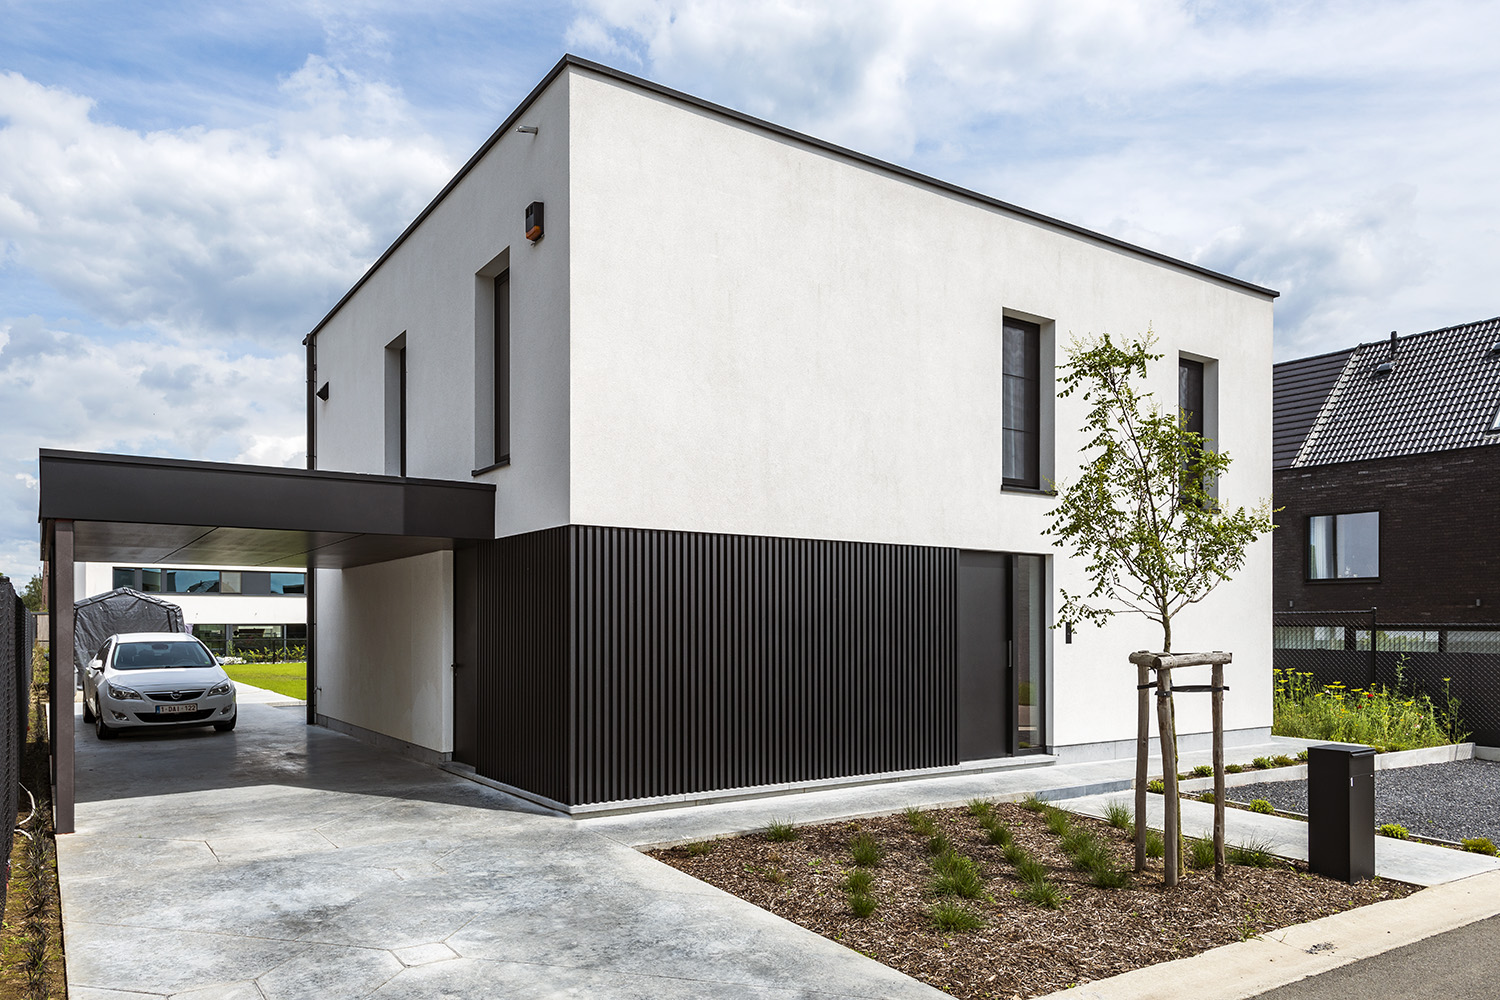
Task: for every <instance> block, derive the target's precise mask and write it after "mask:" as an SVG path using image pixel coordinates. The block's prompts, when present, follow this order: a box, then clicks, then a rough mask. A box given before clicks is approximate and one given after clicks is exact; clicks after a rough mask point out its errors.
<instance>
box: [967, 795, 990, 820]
mask: <svg viewBox="0 0 1500 1000" xmlns="http://www.w3.org/2000/svg"><path fill="white" fill-rule="evenodd" d="M994 814H995V804H994V803H993V802H989V801H987V800H985V799H970V800H969V815H970V816H978V817H979V818H980V819H983V818H985V817H986V816H993V815H994Z"/></svg>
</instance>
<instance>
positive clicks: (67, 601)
mask: <svg viewBox="0 0 1500 1000" xmlns="http://www.w3.org/2000/svg"><path fill="white" fill-rule="evenodd" d="M48 562H49V564H50V566H51V569H52V572H51V573H50V574H49V575H50V578H51V582H52V586H51V588H50V592H49V593H48V595H47V607H48V608H49V609H50V610H51V612H52V614H51V616H50V623H51V631H52V634H51V636H50V637H49V638H50V639H51V642H52V671H51V674H52V676H51V677H50V678H49V680H48V685H47V688H48V695H49V696H50V697H51V701H52V705H51V719H50V720H49V721H50V722H51V723H52V733H51V736H52V828H53V829H54V830H55V831H56V832H57V833H72V832H73V690H74V684H75V681H76V677H77V667H76V666H75V665H74V663H73V522H72V521H53V522H52V551H51V558H50V559H49V560H48Z"/></svg>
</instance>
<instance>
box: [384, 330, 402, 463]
mask: <svg viewBox="0 0 1500 1000" xmlns="http://www.w3.org/2000/svg"><path fill="white" fill-rule="evenodd" d="M385 474H386V475H388V476H404V475H406V334H404V333H403V334H402V335H401V336H399V337H397V338H396V339H395V340H393V341H391V342H390V343H389V344H387V345H386V346H385Z"/></svg>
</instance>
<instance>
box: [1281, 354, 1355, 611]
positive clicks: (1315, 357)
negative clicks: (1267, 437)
mask: <svg viewBox="0 0 1500 1000" xmlns="http://www.w3.org/2000/svg"><path fill="white" fill-rule="evenodd" d="M1358 349H1359V347H1358V346H1355V347H1340V348H1339V349H1338V350H1336V351H1324V352H1323V353H1322V354H1309V355H1308V356H1307V357H1305V358H1287V359H1286V360H1285V361H1278V362H1276V363H1275V364H1274V365H1272V366H1271V367H1272V368H1280V367H1281V366H1283V365H1300V364H1302V363H1303V362H1304V361H1321V360H1322V359H1323V358H1331V357H1333V356H1334V355H1335V354H1349V353H1351V352H1353V351H1356V350H1358ZM1278 613H1279V612H1278Z"/></svg>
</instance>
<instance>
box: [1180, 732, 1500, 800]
mask: <svg viewBox="0 0 1500 1000" xmlns="http://www.w3.org/2000/svg"><path fill="white" fill-rule="evenodd" d="M1484 749H1486V748H1484V747H1480V748H1476V747H1475V746H1474V744H1472V743H1449V744H1446V745H1444V746H1440V747H1422V748H1421V749H1419V750H1392V751H1390V752H1389V753H1382V754H1376V755H1375V770H1377V771H1389V770H1391V769H1392V768H1397V767H1422V766H1424V765H1426V764H1447V763H1449V762H1450V761H1455V760H1469V759H1470V758H1471V757H1479V756H1481V754H1480V751H1481V750H1484ZM1490 752H1492V753H1493V752H1496V751H1490ZM1231 763H1233V762H1231ZM1306 777H1307V765H1306V764H1290V765H1288V766H1286V767H1274V768H1271V769H1270V770H1269V771H1241V772H1240V773H1239V774H1226V775H1224V787H1225V788H1234V787H1236V786H1237V785H1258V784H1260V783H1261V782H1262V781H1301V780H1304V779H1306ZM1177 787H1178V788H1180V789H1181V790H1182V791H1184V792H1206V791H1208V790H1209V789H1210V788H1212V787H1214V779H1213V777H1212V775H1210V776H1209V777H1207V778H1184V779H1182V780H1181V781H1179V782H1178V783H1177Z"/></svg>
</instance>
